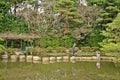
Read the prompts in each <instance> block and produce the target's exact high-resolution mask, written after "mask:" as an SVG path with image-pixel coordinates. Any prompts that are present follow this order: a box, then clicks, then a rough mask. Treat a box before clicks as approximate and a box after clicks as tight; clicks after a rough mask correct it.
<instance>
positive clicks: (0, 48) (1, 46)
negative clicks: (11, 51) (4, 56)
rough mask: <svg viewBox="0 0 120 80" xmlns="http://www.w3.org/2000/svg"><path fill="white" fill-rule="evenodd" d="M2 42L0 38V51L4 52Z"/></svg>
mask: <svg viewBox="0 0 120 80" xmlns="http://www.w3.org/2000/svg"><path fill="white" fill-rule="evenodd" d="M3 41H4V40H3V39H2V38H0V51H2V50H5V46H4V45H3V44H2V42H3Z"/></svg>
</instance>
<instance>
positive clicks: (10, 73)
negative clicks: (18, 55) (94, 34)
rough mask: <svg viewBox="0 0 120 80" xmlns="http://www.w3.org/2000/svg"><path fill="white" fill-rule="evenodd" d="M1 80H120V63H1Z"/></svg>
mask: <svg viewBox="0 0 120 80" xmlns="http://www.w3.org/2000/svg"><path fill="white" fill-rule="evenodd" d="M0 80H120V63H117V66H116V64H114V63H112V62H98V63H97V62H82V61H79V62H55V63H49V64H42V63H27V62H0Z"/></svg>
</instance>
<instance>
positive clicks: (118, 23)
mask: <svg viewBox="0 0 120 80" xmlns="http://www.w3.org/2000/svg"><path fill="white" fill-rule="evenodd" d="M107 26H108V27H107V28H106V31H102V35H104V36H105V37H106V39H104V40H103V42H102V43H100V45H101V46H102V50H107V51H120V13H119V14H118V15H117V17H116V18H115V19H114V20H113V22H112V23H109V24H107Z"/></svg>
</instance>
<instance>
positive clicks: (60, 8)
mask: <svg viewBox="0 0 120 80" xmlns="http://www.w3.org/2000/svg"><path fill="white" fill-rule="evenodd" d="M54 10H55V12H56V13H58V14H60V15H59V19H58V20H60V23H61V24H63V25H62V29H63V33H64V35H66V33H68V31H67V30H68V28H75V27H77V26H78V24H79V25H80V24H81V23H82V20H81V17H80V14H79V13H78V12H77V6H76V2H75V1H74V0H59V1H57V3H56V5H55V7H54Z"/></svg>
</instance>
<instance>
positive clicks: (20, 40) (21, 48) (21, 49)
mask: <svg viewBox="0 0 120 80" xmlns="http://www.w3.org/2000/svg"><path fill="white" fill-rule="evenodd" d="M20 41H21V42H20V47H21V50H22V39H21V40H20Z"/></svg>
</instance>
